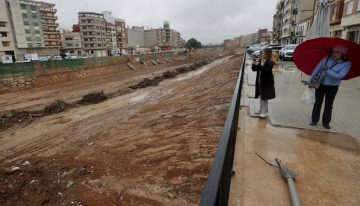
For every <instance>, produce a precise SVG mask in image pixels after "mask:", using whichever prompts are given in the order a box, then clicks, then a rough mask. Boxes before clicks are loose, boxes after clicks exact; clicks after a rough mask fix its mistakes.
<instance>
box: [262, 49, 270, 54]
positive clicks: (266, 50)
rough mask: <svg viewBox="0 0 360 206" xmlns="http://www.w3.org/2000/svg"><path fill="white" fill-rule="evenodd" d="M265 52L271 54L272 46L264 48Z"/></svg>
mask: <svg viewBox="0 0 360 206" xmlns="http://www.w3.org/2000/svg"><path fill="white" fill-rule="evenodd" d="M263 52H264V53H265V54H271V53H272V50H271V49H270V48H265V49H264V50H263Z"/></svg>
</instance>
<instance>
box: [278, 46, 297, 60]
mask: <svg viewBox="0 0 360 206" xmlns="http://www.w3.org/2000/svg"><path fill="white" fill-rule="evenodd" d="M296 47H297V44H288V45H285V46H284V47H283V48H282V49H281V50H280V59H281V60H287V59H292V57H293V53H294V50H295V48H296Z"/></svg>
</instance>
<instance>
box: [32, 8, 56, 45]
mask: <svg viewBox="0 0 360 206" xmlns="http://www.w3.org/2000/svg"><path fill="white" fill-rule="evenodd" d="M37 5H38V7H39V10H40V19H41V28H42V32H43V34H44V41H45V47H47V48H59V47H60V40H61V37H60V32H59V31H58V30H57V28H58V27H59V24H58V23H57V22H56V21H57V20H58V17H57V16H56V12H57V10H56V9H55V4H51V3H46V2H37Z"/></svg>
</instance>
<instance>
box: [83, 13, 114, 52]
mask: <svg viewBox="0 0 360 206" xmlns="http://www.w3.org/2000/svg"><path fill="white" fill-rule="evenodd" d="M79 25H80V33H81V39H82V44H83V50H84V52H85V54H86V55H87V56H96V57H102V56H107V41H106V39H107V36H106V24H105V19H104V15H103V14H101V13H95V12H79Z"/></svg>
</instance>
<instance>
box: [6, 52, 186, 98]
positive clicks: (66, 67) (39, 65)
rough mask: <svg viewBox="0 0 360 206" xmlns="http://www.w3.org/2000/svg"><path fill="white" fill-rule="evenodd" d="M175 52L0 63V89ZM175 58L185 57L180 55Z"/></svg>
mask: <svg viewBox="0 0 360 206" xmlns="http://www.w3.org/2000/svg"><path fill="white" fill-rule="evenodd" d="M178 55H179V53H178V52H167V53H162V54H150V55H134V56H120V57H100V58H88V59H68V60H62V61H47V62H36V63H14V64H0V93H3V92H8V91H13V90H22V89H26V88H31V87H33V86H41V85H51V84H55V83H61V82H66V81H69V80H71V81H73V80H77V79H83V78H87V77H90V76H94V75H99V74H104V73H112V72H116V71H119V69H120V70H121V69H128V66H127V64H128V62H131V63H140V62H142V61H149V60H152V59H153V60H155V61H159V59H163V57H175V56H178ZM178 58H186V57H185V56H180V57H178ZM163 62H166V61H165V60H164V61H163ZM114 66H115V67H114ZM90 68H92V69H90Z"/></svg>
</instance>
